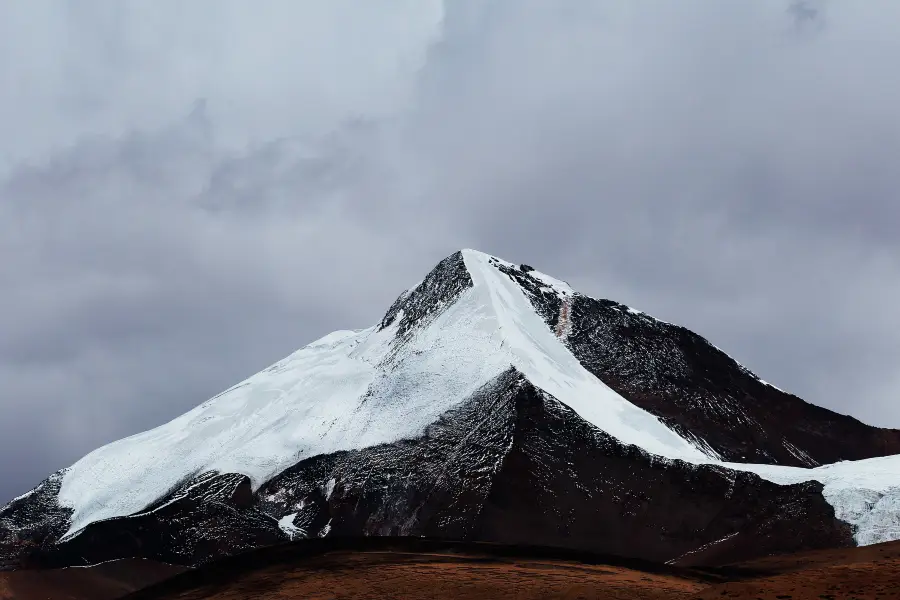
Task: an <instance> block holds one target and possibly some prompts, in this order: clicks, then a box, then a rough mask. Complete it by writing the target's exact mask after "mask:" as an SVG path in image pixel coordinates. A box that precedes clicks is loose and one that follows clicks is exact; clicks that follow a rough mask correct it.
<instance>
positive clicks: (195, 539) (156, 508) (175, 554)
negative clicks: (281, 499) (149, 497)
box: [24, 473, 289, 568]
mask: <svg viewBox="0 0 900 600" xmlns="http://www.w3.org/2000/svg"><path fill="white" fill-rule="evenodd" d="M255 504H256V499H255V495H254V494H253V493H252V491H251V489H250V480H249V479H248V478H247V477H246V476H244V475H236V474H233V473H229V474H224V475H218V474H215V473H205V474H203V475H200V476H198V477H196V478H194V479H192V480H190V481H188V482H185V483H184V484H183V485H181V486H179V488H178V489H177V490H175V491H174V492H172V493H171V494H169V495H167V496H166V497H165V498H163V499H162V500H160V501H159V502H157V503H155V504H154V505H152V506H149V507H147V509H146V510H144V511H143V512H140V513H137V514H135V515H131V516H128V517H121V518H115V519H108V520H105V521H98V522H96V523H92V524H91V525H88V526H87V527H86V528H85V529H84V530H83V531H81V532H80V533H78V534H77V535H76V536H75V537H73V538H71V539H69V540H67V541H63V542H60V543H57V544H53V545H45V546H43V547H41V548H40V549H38V550H36V551H34V552H31V553H29V555H28V556H27V560H26V562H25V564H24V566H27V567H41V568H57V567H63V566H69V565H87V564H96V563H101V562H106V561H109V560H114V559H117V558H123V557H134V558H153V559H156V560H159V561H161V562H165V563H169V564H177V565H198V564H203V563H206V562H210V561H212V560H215V559H217V558H221V557H223V556H227V555H231V554H236V553H238V552H241V551H244V550H249V549H251V548H257V547H260V546H267V545H271V544H277V543H279V542H283V541H287V540H288V539H289V538H288V536H287V535H286V534H285V533H284V532H282V531H281V530H280V529H279V527H278V523H277V522H276V521H275V520H274V519H272V518H271V517H269V516H267V515H265V514H263V513H261V512H260V511H259V510H257V508H256V507H255Z"/></svg>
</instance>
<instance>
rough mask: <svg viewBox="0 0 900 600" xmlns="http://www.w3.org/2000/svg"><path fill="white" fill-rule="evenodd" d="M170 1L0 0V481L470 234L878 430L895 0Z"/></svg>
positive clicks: (194, 385) (326, 316) (288, 337)
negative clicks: (9, 0)
mask: <svg viewBox="0 0 900 600" xmlns="http://www.w3.org/2000/svg"><path fill="white" fill-rule="evenodd" d="M183 4H184V3H178V2H174V1H172V2H167V1H157V2H153V3H150V2H129V1H127V0H123V1H122V2H116V3H112V2H105V1H100V0H79V1H77V2H69V3H66V2H52V1H49V0H48V1H46V2H41V1H39V0H35V1H34V2H29V3H17V4H9V5H3V6H2V7H0V45H2V52H0V88H2V89H5V90H12V93H9V94H4V95H3V97H2V98H0V128H2V130H3V131H4V132H6V133H7V135H4V136H2V138H0V160H2V164H0V257H2V258H0V290H3V292H4V293H3V294H2V295H0V332H2V335H0V390H2V392H0V408H2V414H3V418H2V419H0V452H2V455H3V456H8V457H9V456H23V455H25V456H27V459H25V460H18V461H6V462H4V466H3V471H2V478H0V496H2V497H9V496H12V495H14V494H16V493H20V492H22V491H25V490H26V489H27V488H28V487H30V486H31V485H33V484H35V483H37V482H38V481H39V480H40V479H41V478H42V477H44V476H45V475H46V474H47V473H49V472H50V471H52V470H55V469H57V468H60V467H62V466H65V465H67V464H70V463H71V462H73V461H74V460H76V459H77V458H78V457H79V456H81V455H82V454H84V453H85V452H88V451H90V450H91V449H93V448H95V447H96V446H98V445H100V444H102V443H105V442H108V441H111V440H113V439H116V438H118V437H122V436H124V435H128V434H131V433H135V432H137V431H140V430H143V429H146V428H148V427H151V426H154V425H157V424H159V423H161V422H164V421H165V420H168V419H169V418H172V417H174V416H176V415H177V414H179V413H181V412H183V411H184V410H186V409H188V408H190V407H192V406H194V405H195V404H197V403H199V402H201V401H202V400H204V399H205V398H207V397H208V396H211V395H212V394H214V393H216V392H217V391H219V390H221V389H223V388H225V387H228V386H229V385H231V384H232V383H234V382H235V381H237V380H239V379H241V378H243V377H245V376H246V375H249V374H250V373H252V372H254V371H256V370H258V369H259V368H262V367H264V366H266V365H267V364H269V363H271V362H273V361H275V360H276V359H278V358H280V357H281V356H283V355H285V354H287V353H289V352H290V351H292V350H293V349H295V348H296V347H299V346H301V345H303V344H305V343H306V342H308V341H310V340H312V339H314V338H315V337H317V336H319V335H321V334H324V333H326V332H328V331H330V330H333V329H339V328H352V327H363V326H367V325H369V324H371V323H373V322H375V321H376V320H377V319H378V318H379V317H380V315H381V313H382V312H383V311H384V310H385V309H386V308H387V306H388V305H389V303H390V302H391V300H392V299H393V298H394V297H395V296H396V295H397V294H398V293H399V292H400V291H402V290H403V289H404V288H405V287H407V286H409V285H410V284H412V283H414V282H415V281H417V280H418V279H419V278H420V277H421V276H422V275H424V273H425V272H427V270H428V269H429V268H430V267H431V266H432V264H433V263H435V262H436V261H437V260H439V259H440V258H442V257H443V256H445V255H446V254H449V253H450V252H452V251H454V250H456V249H458V248H460V247H464V246H466V247H476V248H479V249H482V250H485V251H487V252H491V253H494V254H497V255H499V256H503V257H506V258H509V259H511V260H516V261H522V262H528V263H529V264H533V265H535V266H537V267H540V268H542V269H543V270H545V271H548V272H550V273H553V274H554V275H557V276H559V277H563V278H565V279H567V280H568V281H569V282H570V283H572V284H573V285H574V286H575V287H576V288H578V289H580V290H581V291H584V292H585V293H590V294H591V295H595V296H599V297H609V298H614V299H617V300H620V301H623V302H626V303H628V304H632V305H634V306H637V307H638V308H641V309H643V310H647V311H648V312H650V313H652V314H655V315H656V316H658V317H660V318H664V319H666V320H669V321H674V322H678V323H681V324H684V325H686V326H688V327H690V328H692V329H694V330H696V331H698V332H700V333H702V334H703V335H706V336H707V337H708V338H710V339H711V340H712V341H713V342H714V343H716V344H717V345H719V346H720V347H723V348H725V349H726V350H727V351H729V352H730V353H732V354H733V355H734V356H735V357H736V358H738V359H739V360H741V361H742V362H744V363H745V364H747V365H748V366H749V367H751V368H752V369H754V370H755V371H757V372H758V373H759V374H760V375H761V376H762V377H763V378H765V379H767V380H770V381H772V382H773V383H776V384H777V385H779V386H780V387H783V388H785V389H788V390H791V391H793V392H795V393H797V394H799V395H800V396H802V397H804V398H806V399H807V400H810V401H812V402H815V403H817V404H821V405H824V406H828V407H830V408H833V409H836V410H839V411H841V412H846V413H851V414H853V415H855V416H858V417H859V418H861V419H863V420H866V421H868V422H870V423H873V424H878V425H892V426H895V427H896V426H900V408H898V406H900V402H898V401H897V398H898V395H900V376H898V375H897V373H898V370H897V368H896V365H897V364H898V362H900V335H898V333H897V332H900V316H898V314H897V311H896V310H895V308H894V307H895V306H896V305H897V304H898V302H900V265H898V259H897V256H898V250H900V238H898V237H897V236H896V235H895V234H894V230H895V227H896V225H895V224H896V223H900V203H898V202H896V195H897V190H898V189H900V169H897V168H896V164H897V159H898V157H900V109H898V108H897V107H898V106H900V82H898V80H897V79H896V78H895V77H891V76H890V74H891V73H892V72H893V65H895V64H896V62H897V59H898V58H900V40H898V39H897V38H896V36H895V35H894V32H893V30H892V25H891V24H892V23H896V22H897V19H898V18H900V6H898V5H896V3H894V2H889V1H887V0H885V1H875V0H873V1H871V2H867V3H836V2H830V3H826V2H805V3H797V2H794V3H789V2H786V1H782V0H764V1H760V2H754V3H727V4H711V3H708V2H702V1H699V0H698V1H687V2H680V3H678V5H677V6H674V5H673V6H670V5H669V4H667V3H658V2H649V1H647V2H642V1H640V0H635V1H631V2H620V1H615V2H613V1H602V0H565V1H560V2H552V3H548V2H543V1H542V0H455V1H453V2H447V3H446V6H442V5H441V3H440V2H436V1H435V2H425V1H422V0H381V1H380V2H373V3H364V4H360V3H358V2H352V1H351V0H340V1H338V0H331V1H330V2H312V1H290V0H284V1H280V2H279V1H274V0H273V1H271V2H260V3H257V4H256V5H254V7H253V8H252V9H251V7H250V6H249V5H247V4H246V3H242V2H237V1H234V2H226V1H216V2H212V1H208V2H203V1H199V0H198V1H197V2H192V3H190V5H189V6H184V5H183ZM61 7H63V8H65V10H60V9H61Z"/></svg>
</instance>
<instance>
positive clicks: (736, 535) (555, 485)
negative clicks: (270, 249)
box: [0, 250, 900, 568]
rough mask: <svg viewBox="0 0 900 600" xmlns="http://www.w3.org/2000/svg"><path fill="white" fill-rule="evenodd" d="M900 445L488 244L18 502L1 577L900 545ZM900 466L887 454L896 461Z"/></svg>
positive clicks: (0, 522)
mask: <svg viewBox="0 0 900 600" xmlns="http://www.w3.org/2000/svg"><path fill="white" fill-rule="evenodd" d="M897 454H900V431H896V430H887V429H879V428H875V427H870V426H868V425H865V424H863V423H861V422H859V421H857V420H855V419H853V418H851V417H847V416H844V415H839V414H837V413H834V412H831V411H828V410H825V409H823V408H819V407H817V406H814V405H811V404H808V403H807V402H804V401H803V400H801V399H800V398H797V397H796V396H793V395H791V394H788V393H786V392H783V391H781V390H779V389H778V388H776V387H774V386H772V385H770V384H768V383H766V382H765V381H763V380H761V379H759V378H758V377H756V376H755V375H754V374H753V373H751V372H750V371H749V370H747V369H746V368H744V367H743V366H741V365H740V364H738V363H737V362H736V361H734V360H733V359H731V358H730V357H729V356H728V355H726V354H725V353H724V352H722V351H721V350H719V349H718V348H716V347H715V346H713V345H712V344H710V343H709V342H708V341H707V340H705V339H704V338H703V337H701V336H699V335H697V334H695V333H692V332H691V331H688V330H687V329H684V328H682V327H678V326H676V325H672V324H669V323H665V322H663V321H659V320H656V319H654V318H652V317H650V316H649V315H646V314H644V313H642V312H640V311H636V310H634V309H631V308H628V307H627V306H624V305H621V304H618V303H616V302H612V301H609V300H596V299H593V298H589V297H587V296H584V295H582V294H579V293H578V292H576V291H575V290H573V289H572V288H571V287H570V286H569V285H568V284H566V283H565V282H563V281H560V280H558V279H555V278H553V277H550V276H549V275H545V274H543V273H541V272H539V271H536V270H534V269H533V268H531V267H529V266H527V265H514V264H512V263H509V262H506V261H503V260H500V259H498V258H495V257H493V256H490V255H487V254H483V253H481V252H477V251H474V250H462V251H460V252H457V253H455V254H453V255H451V256H449V257H447V258H445V259H444V260H442V261H441V262H440V263H439V264H438V265H437V266H436V267H435V268H434V269H433V270H432V271H431V272H430V273H429V274H428V275H427V276H426V277H425V279H424V280H423V281H422V282H421V283H420V284H418V285H417V286H415V287H414V288H411V289H409V290H407V291H405V292H404V293H403V294H401V295H400V297H399V298H397V300H396V301H395V302H394V303H393V305H392V306H391V307H390V308H389V309H388V311H387V313H386V314H385V316H384V318H383V319H382V320H381V321H380V322H379V323H378V324H377V325H375V326H373V327H370V328H368V329H364V330H357V331H338V332H334V333H332V334H329V335H327V336H325V337H323V338H321V339H319V340H317V341H315V342H313V343H311V344H309V345H308V346H306V347H304V348H302V349H300V350H298V351H297V352H295V353H294V354H292V355H290V356H288V357H287V358H285V359H284V360H282V361H279V362H278V363H276V364H274V365H272V366H271V367H269V368H267V369H265V370H263V371H261V372H260V373H257V374H256V375H253V376H252V377H250V378H248V379H246V380H244V381H243V382H241V383H239V384H237V385H235V386H234V387H232V388H230V389H228V390H226V391H225V392H223V393H221V394H219V395H218V396H216V397H214V398H212V399H210V400H208V401H206V402H204V403H203V404H201V405H199V406H198V407H196V408H194V409H193V410H191V411H189V412H187V413H185V414H184V415H182V416H180V417H178V418H176V419H174V420H172V421H170V422H169V423H166V424H165V425H162V426H160V427H157V428H155V429H152V430H150V431H147V432H144V433H140V434H137V435H134V436H131V437H128V438H125V439H123V440H119V441H117V442H114V443H112V444H109V445H107V446H104V447H102V448H99V449H98V450H95V451H94V452H92V453H90V454H88V455H87V456H85V457H84V458H82V459H81V460H80V461H78V462H77V463H75V464H74V465H72V466H71V467H69V468H67V469H63V470H61V471H59V472H57V473H55V474H53V475H51V476H50V477H49V478H48V479H46V480H45V481H44V482H42V483H41V484H40V485H39V486H38V487H36V488H35V489H34V490H32V491H31V492H29V493H27V494H25V495H24V496H21V497H19V498H16V499H14V500H13V501H12V502H10V503H9V504H8V505H6V506H5V507H4V508H2V509H0V567H2V566H6V567H8V568H15V567H19V566H65V565H83V564H90V563H96V562H101V561H105V560H112V559H116V558H121V557H126V556H127V557H132V556H134V557H147V558H155V559H159V560H163V561H166V562H170V563H175V564H184V565H196V564H200V563H204V562H208V561H210V560H213V559H215V558H218V557H220V556H223V555H227V554H232V553H235V552H238V551H242V550H246V549H249V548H253V547H257V546H262V545H267V544H274V543H278V542H280V541H285V540H290V539H298V538H303V537H312V536H335V535H343V536H359V535H408V536H437V537H446V538H456V539H473V540H493V541H503V542H513V543H529V544H548V545H557V546H569V547H577V548H588V549H592V550H597V551H602V552H609V553H616V554H621V555H627V556H636V557H641V558H649V559H652V560H660V561H669V562H681V563H685V564H687V563H716V562H723V561H728V560H737V559H743V558H750V557H754V556H759V555H765V554H769V553H772V552H788V551H794V550H802V549H808V548H822V547H834V546H847V545H853V544H868V543H874V542H878V541H887V540H890V539H900V458H898V457H897V456H890V455H897ZM879 457H880V458H879Z"/></svg>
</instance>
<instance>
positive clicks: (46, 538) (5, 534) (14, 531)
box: [0, 471, 72, 570]
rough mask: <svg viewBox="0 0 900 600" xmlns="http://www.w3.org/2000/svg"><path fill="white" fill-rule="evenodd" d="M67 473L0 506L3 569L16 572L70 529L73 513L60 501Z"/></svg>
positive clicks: (50, 478)
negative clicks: (62, 482) (15, 570)
mask: <svg viewBox="0 0 900 600" xmlns="http://www.w3.org/2000/svg"><path fill="white" fill-rule="evenodd" d="M62 476H63V471H58V472H56V473H54V474H53V475H51V476H50V477H48V478H47V479H45V480H44V481H42V482H41V483H40V484H39V485H38V486H37V487H36V488H35V489H34V491H33V492H31V494H29V495H26V496H24V497H22V498H19V499H17V500H13V501H12V502H10V503H9V504H7V505H6V506H5V507H0V570H5V569H16V568H19V567H22V566H25V565H23V562H27V557H29V556H30V555H32V554H33V553H37V552H42V551H44V550H45V549H47V548H51V547H52V546H53V544H54V543H55V542H56V540H58V539H59V538H60V536H62V535H63V534H64V533H65V532H66V530H67V529H68V528H69V518H70V517H71V515H72V510H71V509H68V508H65V507H61V506H59V503H58V502H57V501H56V498H57V496H58V495H59V486H60V483H61V481H62Z"/></svg>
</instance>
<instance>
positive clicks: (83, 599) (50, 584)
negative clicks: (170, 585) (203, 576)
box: [0, 559, 184, 600]
mask: <svg viewBox="0 0 900 600" xmlns="http://www.w3.org/2000/svg"><path fill="white" fill-rule="evenodd" d="M182 572H184V567H176V566H173V565H167V564H163V563H158V562H154V561H150V560H141V559H125V560H117V561H114V562H109V563H104V564H101V565H96V566H93V567H85V568H69V569H52V570H45V571H30V570H25V571H3V572H0V600H32V599H34V600H113V599H115V598H121V597H122V596H124V595H125V594H128V593H130V592H133V591H135V590H139V589H141V588H145V587H147V586H149V585H152V584H154V583H157V582H159V581H162V580H164V579H169V578H171V577H173V576H175V575H177V574H179V573H182Z"/></svg>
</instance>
